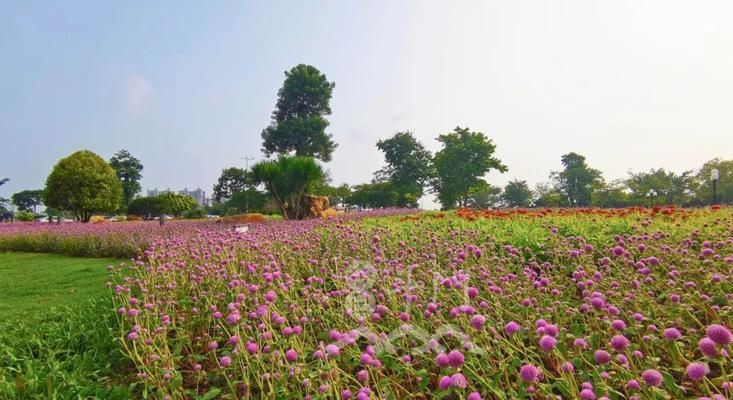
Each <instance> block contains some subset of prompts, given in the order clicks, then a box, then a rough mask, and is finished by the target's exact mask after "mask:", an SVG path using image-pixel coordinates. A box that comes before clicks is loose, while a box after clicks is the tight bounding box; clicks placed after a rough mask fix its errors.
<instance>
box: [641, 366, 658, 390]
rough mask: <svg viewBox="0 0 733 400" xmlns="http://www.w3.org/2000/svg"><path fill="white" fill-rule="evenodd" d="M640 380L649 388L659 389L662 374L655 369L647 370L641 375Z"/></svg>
mask: <svg viewBox="0 0 733 400" xmlns="http://www.w3.org/2000/svg"><path fill="white" fill-rule="evenodd" d="M641 379H643V380H644V383H646V384H647V385H649V386H655V387H659V386H661V385H662V381H663V379H662V374H660V373H659V371H657V370H656V369H647V370H644V372H642V373H641Z"/></svg>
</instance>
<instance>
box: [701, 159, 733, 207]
mask: <svg viewBox="0 0 733 400" xmlns="http://www.w3.org/2000/svg"><path fill="white" fill-rule="evenodd" d="M714 168H715V169H717V170H718V172H719V173H720V179H719V180H718V183H717V185H716V189H717V190H716V191H717V196H716V197H717V201H718V203H719V204H733V160H723V159H720V158H714V159H712V160H710V161H708V162H706V163H705V164H703V166H702V167H701V168H700V170H699V171H698V173H697V174H696V175H695V179H694V182H693V184H692V186H693V187H692V189H693V191H694V193H695V202H696V204H698V205H703V204H710V203H711V202H712V199H713V197H712V196H713V184H712V182H711V181H710V172H711V171H712V170H713V169H714Z"/></svg>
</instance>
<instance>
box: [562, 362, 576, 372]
mask: <svg viewBox="0 0 733 400" xmlns="http://www.w3.org/2000/svg"><path fill="white" fill-rule="evenodd" d="M562 370H563V372H570V373H573V372H575V365H573V363H571V362H570V361H566V362H564V363H563V364H562Z"/></svg>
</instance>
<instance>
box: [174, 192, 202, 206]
mask: <svg viewBox="0 0 733 400" xmlns="http://www.w3.org/2000/svg"><path fill="white" fill-rule="evenodd" d="M178 194H182V195H184V196H191V197H193V198H194V199H196V201H197V202H198V203H199V205H200V206H206V205H208V199H207V198H206V192H205V191H203V190H202V189H201V188H196V190H188V188H184V189H183V190H181V191H180V192H178Z"/></svg>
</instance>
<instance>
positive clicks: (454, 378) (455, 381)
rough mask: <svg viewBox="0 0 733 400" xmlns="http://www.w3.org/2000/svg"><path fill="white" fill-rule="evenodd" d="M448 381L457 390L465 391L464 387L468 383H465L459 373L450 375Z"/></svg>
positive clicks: (464, 379)
mask: <svg viewBox="0 0 733 400" xmlns="http://www.w3.org/2000/svg"><path fill="white" fill-rule="evenodd" d="M450 380H451V383H452V385H453V386H455V387H457V388H460V389H465V388H466V386H468V381H466V377H465V376H463V374H461V373H456V374H453V375H451V377H450Z"/></svg>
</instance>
